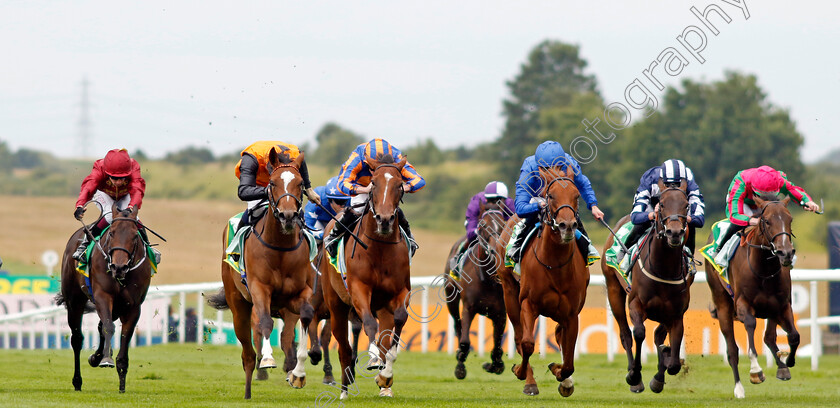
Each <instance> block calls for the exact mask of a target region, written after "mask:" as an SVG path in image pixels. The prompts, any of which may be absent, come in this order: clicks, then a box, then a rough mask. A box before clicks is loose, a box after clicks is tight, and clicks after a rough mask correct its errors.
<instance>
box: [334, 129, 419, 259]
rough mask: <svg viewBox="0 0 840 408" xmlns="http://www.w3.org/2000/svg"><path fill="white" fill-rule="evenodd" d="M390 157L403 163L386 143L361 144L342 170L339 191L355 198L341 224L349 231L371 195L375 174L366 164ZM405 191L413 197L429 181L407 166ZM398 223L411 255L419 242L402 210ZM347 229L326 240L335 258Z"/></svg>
mask: <svg viewBox="0 0 840 408" xmlns="http://www.w3.org/2000/svg"><path fill="white" fill-rule="evenodd" d="M384 155H390V156H391V157H393V158H394V161H395V162H399V161H400V160H402V159H403V155H402V153H401V152H400V150H399V149H397V148H396V147H394V146H391V144H390V143H388V142H387V141H386V140H384V139H372V140H371V141H369V142H366V143H362V144H360V145H359V146H357V147H356V149H355V150H353V152H352V153H350V157H348V158H347V161H346V162H344V165H343V166H341V172H340V173H339V175H338V190H339V191H341V193H343V194H344V195H347V196H350V197H352V198H351V199H350V208H351V209H352V211H344V212H343V213H342V216H341V219H340V220H339V222H340V224H341V225H343V226H346V227H349V226H350V225H352V224H353V223H354V222H355V221H356V219H357V218H358V216H359V215H361V214H362V212H363V211H364V204H365V203H367V200H368V194H369V193H370V189H371V187H370V177H371V174H372V170H371V168H370V167H369V166H368V164H367V162H366V160H367V159H373V160H380V159H381V157H382V156H384ZM402 179H403V191H405V192H409V193H414V192H416V191H417V190H420V189H421V188H423V187H424V186H425V185H426V180H424V179H423V177H421V176H420V175H419V174H417V170H415V169H414V166H412V165H411V163H408V162H406V164H405V167H403V169H402ZM397 213H398V214H397V219H398V220H399V223H400V227H402V229H404V230H405V232H406V233H407V234H408V237H409V241H411V242H410V244H411V246H412V248H413V249H412V252H415V251H416V250H417V248H418V245H417V242H416V241H415V240H414V235H413V234H412V233H411V228H410V226H409V225H408V220H407V219H406V218H405V215H404V214H403V211H402V208H399V207H397ZM344 231H345V229H344V228H340V227H337V228H333V229H332V230H331V231H330V235H329V236H328V237H327V238H326V239H325V240H324V241H325V245H326V249H327V252H328V253H329V254H330V256H332V257H335V256H336V255H335V254H336V251H335V250H336V246H337V245H338V239H339V238H340V237H341V236H342V235H343V234H344Z"/></svg>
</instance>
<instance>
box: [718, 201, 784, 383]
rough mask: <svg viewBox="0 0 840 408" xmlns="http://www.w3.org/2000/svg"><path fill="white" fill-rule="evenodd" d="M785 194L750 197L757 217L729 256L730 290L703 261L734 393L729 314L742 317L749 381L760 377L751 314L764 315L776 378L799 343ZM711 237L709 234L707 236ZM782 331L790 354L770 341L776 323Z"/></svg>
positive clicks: (737, 379)
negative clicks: (780, 197)
mask: <svg viewBox="0 0 840 408" xmlns="http://www.w3.org/2000/svg"><path fill="white" fill-rule="evenodd" d="M789 201H790V198H789V197H788V198H785V199H784V200H781V201H775V200H774V201H770V200H765V199H762V198H758V197H756V198H755V203H756V205H757V206H758V208H759V209H760V213H759V215H758V216H759V223H758V225H757V226H755V227H750V228H748V229H747V230H746V232H747V234H746V238H745V239H743V240H742V245H743V246H742V247H740V248H738V250H737V251H736V252H735V256H734V257H733V258H732V260H731V261H730V262H729V282H730V284H731V286H732V295H730V294H729V292H728V291H727V289H726V288H725V287H724V284H723V282H722V281H721V278H720V275H719V274H718V273H717V271H716V270H715V269H714V268H713V267H712V266H711V265H709V264H708V263H706V275H707V276H708V279H707V280H708V282H709V288H711V290H712V298H713V299H714V302H715V309H716V315H717V318H718V320H719V321H720V331H721V333H723V336H724V337H725V338H726V353H727V356H728V358H729V366H730V367H732V375H733V376H734V377H735V391H734V392H735V397H737V398H744V396H745V394H744V386H743V385H741V378H740V376H739V375H738V345H737V344H736V343H735V331H734V329H733V325H732V323H733V320H734V319H737V320H739V321H741V322H743V323H744V327H745V328H746V329H747V341H748V343H749V346H748V347H749V357H750V382H752V383H753V384H760V383H762V382H764V373H763V372H762V370H761V366H760V365H759V363H758V353H756V351H755V340H754V333H755V319H756V318H762V319H767V329H766V330H765V332H764V344H765V345H767V347H769V348H770V351H771V352H772V354H773V356H774V358H775V359H776V366H777V367H778V368H777V370H776V378H778V379H780V380H783V381H787V380H789V379H790V369H789V368H788V367H793V366H794V364H795V363H796V349H797V347H799V331H797V330H796V326H795V325H794V319H793V311H792V310H791V307H790V296H791V295H790V286H791V284H790V268H791V266H792V263H793V255H794V253H795V252H796V250H795V249H794V247H793V242H792V241H791V238H792V237H793V232H792V231H791V228H790V224H791V221H792V220H793V217H791V215H790V211H788V209H787V204H788V202H789ZM709 242H711V237H710V238H709ZM777 325H779V326H781V327H782V329H784V330H785V332H787V335H788V344H790V354H789V355H788V356H787V358H786V359H785V360H784V361H782V357H784V355H783V353H780V352H779V347H778V346H777V345H776V326H777Z"/></svg>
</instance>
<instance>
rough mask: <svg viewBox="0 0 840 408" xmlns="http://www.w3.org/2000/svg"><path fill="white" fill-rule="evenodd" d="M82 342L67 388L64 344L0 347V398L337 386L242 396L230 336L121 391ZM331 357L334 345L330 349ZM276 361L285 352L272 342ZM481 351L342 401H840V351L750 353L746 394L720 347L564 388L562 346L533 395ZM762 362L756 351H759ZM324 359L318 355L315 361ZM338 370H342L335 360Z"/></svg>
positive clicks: (401, 363)
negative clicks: (774, 364) (776, 359)
mask: <svg viewBox="0 0 840 408" xmlns="http://www.w3.org/2000/svg"><path fill="white" fill-rule="evenodd" d="M89 354H90V351H89V350H84V352H83V354H82V358H83V361H82V363H81V364H82V377H83V379H84V384H83V387H82V391H81V392H76V391H74V390H73V386H72V384H71V382H70V380H71V378H72V375H73V363H72V355H73V354H72V351H71V350H0V361H2V362H3V363H2V367H3V375H2V377H3V381H2V382H0V396H2V399H1V400H0V405H3V406H15V407H21V406H25V407H26V406H35V407H55V406H60V407H76V406H108V407H114V406H178V407H189V406H202V407H203V406H225V407H232V406H269V405H270V406H291V407H315V406H322V407H323V406H333V407H338V406H339V402H338V401H337V400H336V401H333V403H332V404H331V405H328V403H327V399H322V400H321V403H320V404H317V405H316V400H317V399H318V397H319V395H321V396H322V397H326V396H327V395H328V394H329V393H330V392H334V393H336V394H337V391H336V389H335V388H332V387H329V386H326V385H323V384H321V378H322V376H323V374H322V371H321V367H322V366H320V365H319V366H317V367H313V366H311V365H310V364H309V363H307V374H308V377H307V380H308V384H307V385H306V387H305V388H303V389H300V390H295V389H292V388H291V387H289V386H288V385H287V384H286V382H285V380H284V376H282V375H281V374H280V371H279V370H277V369H275V370H272V371H271V375H270V379H269V380H268V381H254V385H253V388H252V393H253V395H252V400H251V401H245V400H244V399H243V398H242V397H243V392H244V375H243V371H242V368H241V363H240V358H239V355H240V349H239V348H238V347H230V346H208V345H204V346H201V347H199V346H197V345H195V344H192V345H190V344H187V345H178V344H170V345H163V346H153V347H145V348H135V349H132V350H131V353H130V359H131V363H130V367H129V372H128V379H127V381H126V393H125V394H119V393H118V391H117V389H118V379H117V373H116V371H115V370H114V369H101V368H92V367H90V366H89V365H88V364H87V361H86V359H87V356H88V355H89ZM332 355H333V362H334V364H336V366H337V360H338V359H337V358H336V351H335V350H333V351H332ZM275 357H276V358H278V363H281V362H282V353H281V352H280V351H279V350H275ZM486 360H488V358H487V357H485V358H478V357H477V356H476V355H475V354H472V355H470V357H469V359H468V360H467V370H468V374H467V378H466V379H465V380H462V381H459V380H456V379H455V378H454V376H453V374H452V372H453V369H454V366H455V358H454V356H449V355H447V354H445V353H428V354H421V353H409V352H406V353H402V354H400V356H399V359H398V361H397V363H396V365H395V377H394V378H395V381H394V386H393V390H394V394H395V398H394V399H385V398H380V397H378V396H377V392H378V389H377V387H376V385H375V384H374V382H373V379H372V378H362V377H361V375H360V376H359V382H358V385H359V394H358V395H356V396H351V397H350V399H349V400H347V401H345V402H344V405H345V406H359V407H361V406H364V407H367V406H400V407H404V406H405V407H443V406H459V407H486V406H516V407H523V406H535V407H541V406H550V405H557V404H565V405H571V406H586V407H602V406H603V407H607V406H622V405H645V406H651V407H673V406H722V405H730V404H734V403H737V404H738V406H773V407H779V406H808V407H814V406H837V404H838V402H837V401H838V398H840V389H838V387H837V381H836V379H837V378H838V375H840V356H825V357H823V358H822V359H821V360H820V369H819V371H816V372H813V371H811V369H810V360H809V359H807V358H800V359H798V365H797V366H796V367H795V368H793V369H791V374H792V376H793V379H792V380H791V381H788V382H782V381H779V380H776V379H775V368H771V369H767V368H765V374H766V375H767V381H766V382H765V383H764V384H760V385H752V384H749V377H748V370H749V360H748V359H747V358H746V357H745V356H742V357H741V366H740V368H741V373H742V381H744V382H745V384H744V387H745V388H746V393H747V398H746V400H741V401H736V400H735V398H734V397H733V394H732V389H733V382H732V375H731V371H730V369H729V366H728V365H726V364H724V363H723V361H722V358H721V357H720V356H717V355H715V356H707V357H701V356H699V355H690V356H689V358H688V362H687V366H686V367H685V368H684V370H683V371H682V372H681V373H680V374H678V375H677V376H674V377H671V376H667V375H666V385H665V390H664V391H663V392H662V393H661V394H654V393H652V392H651V391H650V390H649V389H648V390H646V391H645V392H644V393H642V394H632V393H630V391H629V389H628V387H627V385H626V384H625V382H624V375H625V368H624V367H625V363H624V357H623V355H619V356H617V358H616V361H615V362H613V363H608V362H607V361H606V358H605V356H603V355H587V356H582V357H581V358H579V359H578V360H577V361H576V372H575V374H574V379H575V393H574V394H573V395H572V396H571V397H569V398H563V397H561V396H560V395H559V394H558V392H557V385H558V383H557V381H556V380H554V378H553V377H552V376H551V375H550V374H549V373H548V372H547V369H546V367H547V365H548V363H549V362H550V361H559V360H560V356H559V355H556V354H550V355H549V356H548V358H547V359H545V360H542V359H539V358H536V359H533V360H532V362H533V363H534V364H535V370H534V371H535V375H536V377H537V382H538V384H539V386H540V395H538V396H536V397H528V396H525V395H523V394H522V392H521V391H522V386H523V384H524V382H522V381H519V380H517V379H516V378H515V377H514V376H513V374H511V373H510V366H511V363H512V362H513V361H518V358H517V359H515V360H507V359H505V363H506V367H505V372H504V373H503V374H502V375H498V376H497V375H492V374H487V373H485V372H484V371H483V370H481V368H480V367H481V363H483V362H484V361H486ZM760 361H761V362H762V364H763V363H764V358H763V356H762V357H761V358H760ZM322 364H323V363H322ZM654 369H655V363H654V361H653V360H651V361H649V362H648V364H647V365H645V366H644V368H643V371H642V374H643V376H644V381H645V384H647V383H648V382H649V381H650V377H651V376H652V374H653V372H654ZM334 371H335V373H336V374H338V372H339V370H338V368H337V367H336V368H335V370H334Z"/></svg>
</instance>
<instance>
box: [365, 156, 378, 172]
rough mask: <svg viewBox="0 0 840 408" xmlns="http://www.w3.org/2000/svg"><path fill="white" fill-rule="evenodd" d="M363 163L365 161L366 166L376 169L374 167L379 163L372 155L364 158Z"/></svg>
mask: <svg viewBox="0 0 840 408" xmlns="http://www.w3.org/2000/svg"><path fill="white" fill-rule="evenodd" d="M365 163H367V165H368V167H370V168H371V169H373V170H376V168H377V167H379V164H380V163H379V162H378V161H377V160H376V159H374V158H372V157H368V158H367V159H365Z"/></svg>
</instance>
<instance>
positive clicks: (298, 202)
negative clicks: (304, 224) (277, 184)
mask: <svg viewBox="0 0 840 408" xmlns="http://www.w3.org/2000/svg"><path fill="white" fill-rule="evenodd" d="M289 168H291V169H294V170H295V171H296V172H298V174H297V176H298V177H300V173H299V171H298V170H297V167H295V166H292V165H291V164H284V165H281V166H279V167H276V168H275V169H274V170H272V171H271V174H272V175H273V174H274V172H275V171H277V170H279V169H289ZM301 195H303V189H301ZM285 197H292V198H293V199H294V200H295V215H294V217H293V218H292V219H293V220H295V221H297V222H300V220H301V219H302V216H301V214H300V213H301V208H303V197H298V196H296V195H294V194H292V193H284V194H281V195H280V197H277V200H274V183H273V182H269V183H268V207H269V208H270V209H271V214H272V215H274V219H276V220H277V221H282V218H283V217H282V216H281V215H280V209H279V208H278V206H279V205H280V200H282V199H283V198H285Z"/></svg>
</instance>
